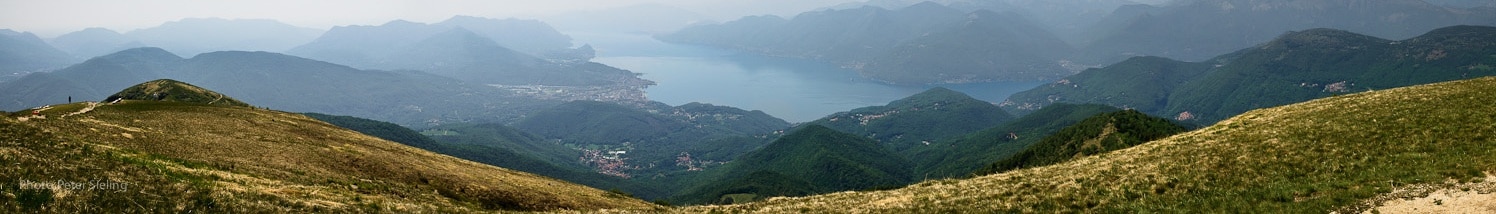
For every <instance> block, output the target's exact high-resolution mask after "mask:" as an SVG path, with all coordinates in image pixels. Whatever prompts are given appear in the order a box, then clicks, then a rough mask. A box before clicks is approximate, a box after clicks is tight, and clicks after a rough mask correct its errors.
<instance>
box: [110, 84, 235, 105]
mask: <svg viewBox="0 0 1496 214" xmlns="http://www.w3.org/2000/svg"><path fill="white" fill-rule="evenodd" d="M117 100H146V101H166V102H184V103H197V104H207V105H220V106H241V107H249V104H247V103H244V102H242V101H239V100H236V99H234V98H230V97H229V96H228V95H223V94H220V93H218V92H213V91H210V90H208V89H203V88H202V87H197V86H195V85H192V84H187V83H185V82H181V81H176V80H171V79H159V80H151V81H149V82H145V83H140V84H137V85H135V86H130V87H129V88H125V90H122V91H120V92H119V93H114V95H110V96H109V98H106V99H104V101H105V102H114V101H117Z"/></svg>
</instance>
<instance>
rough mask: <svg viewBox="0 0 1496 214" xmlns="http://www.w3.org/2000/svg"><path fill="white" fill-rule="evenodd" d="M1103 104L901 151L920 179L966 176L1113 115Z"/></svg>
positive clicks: (1043, 112)
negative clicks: (1089, 120) (1065, 130)
mask: <svg viewBox="0 0 1496 214" xmlns="http://www.w3.org/2000/svg"><path fill="white" fill-rule="evenodd" d="M1118 110H1121V109H1117V108H1114V107H1110V106H1104V105H1094V104H1086V105H1075V104H1056V105H1050V106H1048V107H1045V108H1044V109H1040V110H1039V111H1036V112H1034V113H1032V114H1029V115H1025V116H1023V117H1021V118H1018V119H1016V120H1013V121H1011V122H1008V123H1004V124H1002V125H998V126H995V127H991V128H987V129H983V130H981V131H977V132H973V133H969V134H966V135H961V136H956V137H952V138H949V139H944V140H939V141H934V142H931V143H930V144H929V145H920V146H915V147H912V148H911V149H909V150H905V151H901V152H900V154H902V155H903V156H904V157H907V158H909V159H910V160H911V161H913V162H914V166H915V170H914V171H915V173H917V175H919V176H923V177H922V178H920V179H930V178H948V177H958V176H967V175H970V174H971V173H972V172H976V170H978V169H981V168H982V167H984V166H986V165H987V164H990V163H993V162H997V161H998V160H1002V159H1003V158H1007V157H1008V156H1012V155H1013V154H1016V153H1018V152H1020V151H1023V149H1024V148H1027V147H1029V145H1033V144H1034V143H1035V142H1038V141H1039V139H1042V138H1043V137H1044V136H1049V135H1050V134H1052V133H1055V132H1057V131H1059V130H1060V129H1063V128H1065V127H1067V126H1070V125H1072V124H1075V123H1077V122H1080V121H1081V120H1085V119H1086V118H1090V117H1091V116H1094V115H1097V114H1102V113H1107V112H1114V111H1118Z"/></svg>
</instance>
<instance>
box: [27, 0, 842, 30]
mask: <svg viewBox="0 0 1496 214" xmlns="http://www.w3.org/2000/svg"><path fill="white" fill-rule="evenodd" d="M850 1H851V0H606V1H603V0H546V1H534V0H497V1H482V0H435V1H409V0H370V1H363V0H330V1H296V0H265V1H243V0H230V1H190V0H141V1H103V0H58V1H25V0H0V29H12V30H17V31H29V32H32V33H36V34H38V35H39V36H41V37H52V36H57V35H61V34H64V33H68V32H72V31H77V30H81V29H84V28H90V27H103V28H109V29H111V30H115V31H120V32H125V31H130V30H134V29H140V28H147V27H152V26H157V25H160V24H161V23H164V22H168V21H176V20H180V19H183V18H210V17H216V18H225V19H274V20H279V21H281V22H285V23H288V24H291V25H297V26H302V27H312V28H322V29H326V28H328V27H332V26H342V25H378V24H381V23H385V22H388V21H390V20H396V19H403V20H408V21H416V22H437V21H441V20H443V19H447V18H450V17H452V16H454V15H468V16H482V17H493V18H507V17H520V18H533V17H537V16H544V15H550V14H558V13H567V12H580V11H590V10H601V9H606V8H614V7H623V6H629V5H639V4H660V5H667V6H673V7H679V8H683V9H687V10H692V11H695V12H698V13H701V14H705V15H708V16H710V17H712V18H713V19H717V20H732V19H736V18H738V17H741V16H746V15H760V14H774V15H780V16H792V15H794V14H796V13H799V12H804V11H807V10H811V9H814V8H819V7H825V6H830V5H834V4H837V3H842V2H850Z"/></svg>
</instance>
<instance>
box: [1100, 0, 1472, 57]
mask: <svg viewBox="0 0 1496 214" xmlns="http://www.w3.org/2000/svg"><path fill="white" fill-rule="evenodd" d="M1139 7H1153V8H1149V9H1139V8H1132V9H1130V10H1131V12H1123V11H1121V10H1119V11H1118V12H1117V13H1113V15H1112V16H1110V17H1107V18H1105V20H1127V21H1125V22H1117V23H1107V24H1108V25H1116V26H1115V27H1109V26H1098V27H1095V28H1092V29H1093V30H1094V31H1093V32H1091V33H1089V34H1092V35H1103V36H1101V37H1098V38H1097V39H1096V40H1094V41H1090V42H1087V44H1088V45H1085V46H1084V48H1083V50H1084V51H1083V53H1086V54H1088V55H1089V56H1081V57H1079V58H1081V59H1082V60H1084V61H1094V62H1101V63H1103V64H1110V63H1109V62H1116V61H1121V60H1122V59H1126V58H1127V57H1131V56H1161V57H1166V58H1172V59H1178V60H1183V61H1200V60H1206V59H1209V58H1211V57H1214V56H1216V55H1221V54H1226V53H1229V52H1232V51H1235V50H1238V49H1242V48H1247V47H1250V46H1252V45H1255V44H1260V43H1263V42H1267V41H1269V40H1272V39H1273V38H1274V37H1276V36H1278V35H1280V34H1282V33H1283V32H1287V31H1299V30H1304V29H1311V28H1334V29H1341V30H1346V31H1350V32H1355V33H1359V34H1366V35H1371V36H1375V37H1380V38H1391V39H1402V38H1409V37H1413V36H1417V35H1418V34H1422V33H1424V32H1428V31H1430V30H1433V29H1435V28H1442V27H1447V26H1452V25H1487V26H1496V8H1491V7H1488V8H1446V7H1441V6H1438V5H1433V4H1429V3H1427V2H1424V1H1422V0H1386V1H1363V0H1328V1H1293V0H1192V1H1179V2H1175V3H1173V4H1168V5H1165V6H1139Z"/></svg>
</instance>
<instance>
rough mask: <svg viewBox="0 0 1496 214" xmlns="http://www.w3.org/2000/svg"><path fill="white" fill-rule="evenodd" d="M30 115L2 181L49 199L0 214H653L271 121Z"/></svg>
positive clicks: (555, 186) (206, 109) (213, 109)
mask: <svg viewBox="0 0 1496 214" xmlns="http://www.w3.org/2000/svg"><path fill="white" fill-rule="evenodd" d="M35 111H37V112H39V113H40V115H38V116H31V115H30V112H31V111H29V110H28V111H27V112H26V114H14V115H9V116H7V117H8V118H6V119H3V121H0V123H4V125H0V126H3V127H5V128H0V129H4V130H6V133H5V134H6V137H4V138H0V139H4V140H3V142H4V145H5V146H4V147H0V151H5V152H4V153H3V154H4V155H3V157H4V158H3V160H4V161H6V162H5V167H4V168H0V170H4V173H0V178H3V179H6V180H11V181H19V180H28V181H36V182H42V183H41V184H39V185H41V186H45V187H40V188H46V189H47V190H39V189H37V188H36V186H26V187H25V188H22V187H17V186H11V185H6V187H3V188H7V189H6V192H11V191H16V192H17V193H24V194H14V195H13V196H12V194H7V196H5V198H4V199H6V200H3V204H0V209H5V210H10V211H9V212H41V211H46V212H87V211H95V210H98V211H107V212H119V211H123V212H130V211H135V212H481V211H493V210H561V209H602V208H648V207H651V205H649V204H648V203H645V202H643V201H639V200H636V199H630V198H627V197H624V196H621V195H617V194H612V193H608V192H605V191H601V190H597V189H592V188H587V187H584V186H580V185H575V184H571V183H567V182H564V181H560V180H555V179H551V178H545V177H541V176H537V175H533V174H529V173H523V172H517V171H514V170H509V169H503V168H497V167H493V166H489V165H484V164H480V163H475V162H471V161H465V160H460V159H456V158H453V157H450V156H445V155H440V154H436V153H431V152H427V151H424V150H420V149H417V148H413V147H409V146H405V145H401V144H399V143H395V142H390V141H386V140H381V139H378V138H375V137H371V136H367V135H363V134H359V133H357V132H354V131H350V130H347V129H342V128H338V127H336V126H333V125H330V124H327V123H323V122H321V121H317V120H315V119H312V118H309V117H305V116H302V115H297V114H291V113H285V112H279V111H270V110H261V109H255V108H247V107H238V106H217V105H206V104H198V103H187V102H170V101H144V100H127V101H123V102H119V103H117V104H101V103H92V102H90V103H73V104H66V105H57V106H52V107H50V108H45V109H36V110H35ZM9 117H15V118H20V119H10V118H9ZM38 130H39V131H38ZM47 135H51V136H50V137H49V136H47ZM11 136H16V137H11ZM23 163H24V164H23ZM58 181H62V182H94V183H105V184H111V185H112V184H118V185H119V186H123V187H124V188H128V190H123V191H105V190H100V189H79V188H73V187H70V186H68V185H67V184H62V185H53V184H56V182H58ZM47 182H52V183H51V184H48V183H47ZM89 185H92V184H89ZM111 187H112V186H111ZM11 188H15V189H11ZM147 205H149V207H147Z"/></svg>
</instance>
